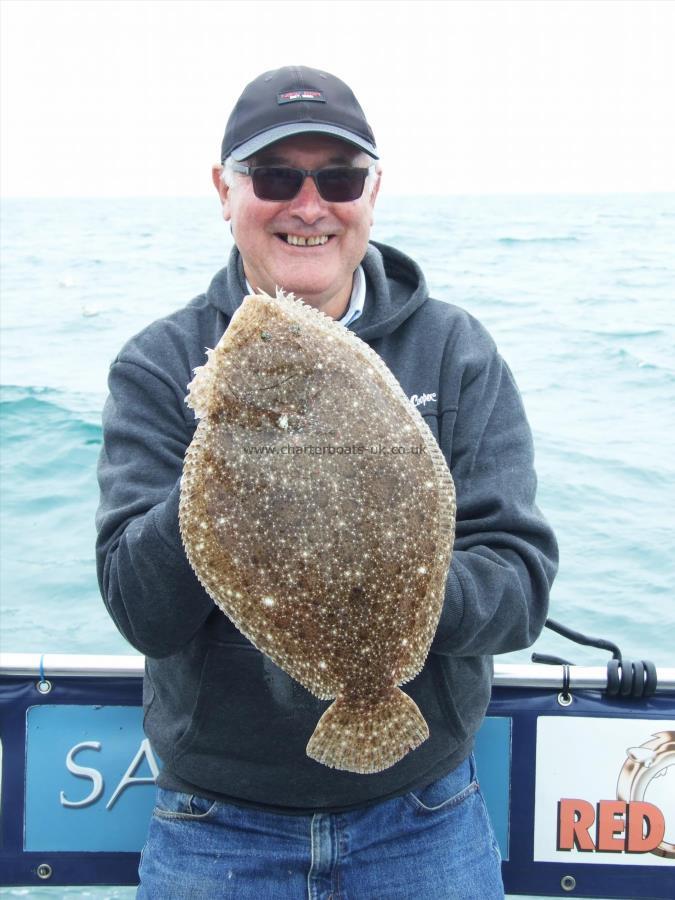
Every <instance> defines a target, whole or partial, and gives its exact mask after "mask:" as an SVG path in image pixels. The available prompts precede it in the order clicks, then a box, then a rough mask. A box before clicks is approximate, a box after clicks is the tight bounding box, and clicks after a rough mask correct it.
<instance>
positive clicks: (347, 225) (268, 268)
mask: <svg viewBox="0 0 675 900" xmlns="http://www.w3.org/2000/svg"><path fill="white" fill-rule="evenodd" d="M247 162H248V164H249V165H251V164H255V165H264V164H268V163H271V164H275V165H287V166H295V167H296V168H299V169H308V170H314V169H321V168H324V167H325V166H334V165H353V166H359V167H367V166H369V165H370V164H371V163H372V162H373V160H372V159H371V158H370V157H369V156H368V155H367V154H365V153H361V152H360V151H359V150H357V149H356V148H354V147H352V146H351V145H350V144H347V143H345V142H344V141H341V140H339V139H337V138H333V137H329V136H324V135H314V134H304V135H297V136H296V137H290V138H286V139H285V140H283V141H278V142H277V143H276V144H273V145H271V146H270V147H267V148H265V150H262V151H261V152H260V153H258V154H256V156H255V158H254V159H253V160H248V161H247ZM218 174H219V169H218V167H216V168H215V169H214V182H215V183H216V187H218V189H219V193H220V196H221V200H222V203H223V215H224V217H225V220H226V221H230V222H231V227H232V234H233V236H234V241H235V243H236V245H237V247H238V248H239V252H240V253H241V255H242V258H243V262H244V272H245V273H246V278H247V279H248V282H249V284H250V285H251V287H252V288H253V289H254V290H259V289H261V290H264V291H266V292H267V293H268V294H272V295H274V293H275V289H276V287H277V286H278V287H280V288H283V289H284V290H285V291H293V293H294V294H295V295H296V296H298V297H301V298H302V299H303V300H304V301H305V302H306V303H309V304H310V305H312V306H315V307H317V308H318V309H321V310H323V312H325V313H327V314H328V315H332V316H333V317H335V318H337V317H339V316H341V315H342V313H343V312H344V310H345V308H346V306H347V303H348V300H349V297H350V294H351V290H352V278H353V274H354V270H355V269H356V267H357V266H358V265H359V263H360V262H361V260H362V259H363V257H364V255H365V252H366V247H367V244H368V236H369V234H370V227H371V225H372V223H373V207H374V205H375V197H376V195H377V188H378V187H379V176H378V181H377V183H376V186H375V189H374V190H372V191H371V187H372V185H371V184H368V183H366V187H365V189H364V191H363V194H362V195H361V197H360V198H359V199H358V200H352V201H347V202H346V203H329V202H327V201H326V200H323V199H322V198H321V196H320V195H319V193H318V191H317V188H316V185H315V183H314V180H313V179H312V178H306V179H305V181H304V183H303V185H302V188H301V190H300V193H299V194H298V195H297V196H296V197H294V198H293V199H292V200H289V201H287V202H282V203H277V202H272V201H269V200H259V199H258V198H257V197H256V196H255V194H254V193H253V185H252V182H251V179H250V178H249V177H248V176H246V175H238V174H235V175H234V183H233V185H232V186H231V187H229V188H228V187H226V186H224V185H222V184H220V182H219V181H218ZM289 236H291V237H303V238H309V237H314V238H316V237H323V236H326V237H327V238H328V240H327V241H326V242H325V243H323V244H315V245H313V246H308V245H307V244H305V245H304V246H303V245H300V246H298V245H295V244H291V243H289V240H288V238H289Z"/></svg>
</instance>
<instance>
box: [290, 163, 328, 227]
mask: <svg viewBox="0 0 675 900" xmlns="http://www.w3.org/2000/svg"><path fill="white" fill-rule="evenodd" d="M289 212H290V213H292V215H295V216H298V217H299V218H301V219H302V220H303V221H304V222H314V221H316V219H318V218H319V217H320V216H321V215H322V214H323V212H324V201H323V200H322V199H321V195H320V194H319V191H318V190H317V187H316V184H315V182H314V179H313V178H312V177H311V176H310V175H307V176H306V177H305V180H304V181H303V182H302V187H301V188H300V191H299V193H297V194H296V195H295V197H293V199H292V200H291V201H290V203H289Z"/></svg>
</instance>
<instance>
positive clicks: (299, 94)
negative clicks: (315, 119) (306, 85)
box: [277, 91, 326, 106]
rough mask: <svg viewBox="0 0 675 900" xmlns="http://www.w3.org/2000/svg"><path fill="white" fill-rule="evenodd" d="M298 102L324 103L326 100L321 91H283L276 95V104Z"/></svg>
mask: <svg viewBox="0 0 675 900" xmlns="http://www.w3.org/2000/svg"><path fill="white" fill-rule="evenodd" d="M299 100H313V101H314V102H315V103H325V102H326V98H325V97H324V95H323V92H322V91H284V92H283V94H277V103H278V104H279V106H281V105H282V104H283V103H296V102H297V101H299Z"/></svg>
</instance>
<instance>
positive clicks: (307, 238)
mask: <svg viewBox="0 0 675 900" xmlns="http://www.w3.org/2000/svg"><path fill="white" fill-rule="evenodd" d="M275 236H276V237H278V238H279V240H280V241H283V242H284V244H289V245H290V246H291V247H323V246H324V245H325V244H327V243H328V242H329V241H330V240H331V239H332V238H334V237H335V235H334V234H308V235H307V234H289V233H286V232H277V234H276V235H275Z"/></svg>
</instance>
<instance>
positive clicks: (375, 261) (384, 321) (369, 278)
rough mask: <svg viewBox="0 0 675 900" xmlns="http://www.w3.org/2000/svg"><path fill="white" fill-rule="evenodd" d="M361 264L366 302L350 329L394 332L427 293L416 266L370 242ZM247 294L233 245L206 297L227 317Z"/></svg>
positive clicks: (366, 335) (367, 336) (367, 335)
mask: <svg viewBox="0 0 675 900" xmlns="http://www.w3.org/2000/svg"><path fill="white" fill-rule="evenodd" d="M361 265H362V266H363V270H364V272H365V273H366V303H365V306H364V309H363V313H362V315H361V316H360V317H359V318H358V319H357V320H356V321H355V322H354V325H353V328H352V330H353V331H354V332H355V333H356V334H358V336H359V337H360V338H362V339H363V340H368V341H370V340H373V339H374V338H378V337H382V336H384V335H386V334H389V333H391V332H393V331H395V330H396V329H397V328H398V327H399V326H400V325H401V323H402V322H404V321H405V320H406V319H407V318H409V317H410V316H411V315H412V314H413V313H414V312H415V311H416V310H417V309H419V307H420V306H421V305H422V304H423V303H425V302H426V301H427V299H428V296H429V295H428V291H427V285H426V281H425V280H424V275H423V274H422V270H421V269H420V267H419V266H418V265H417V263H416V262H414V260H412V259H410V257H408V256H406V255H405V254H404V253H401V252H400V251H399V250H395V249H394V248H393V247H389V246H387V245H386V244H379V243H376V242H375V241H371V242H370V243H369V245H368V249H367V251H366V255H365V256H364V258H363V261H362V263H361ZM247 293H248V290H247V288H246V278H245V276H244V264H243V261H242V258H241V254H240V253H239V250H238V249H237V248H236V246H235V247H233V248H232V252H231V253H230V259H229V261H228V264H227V267H226V268H224V269H221V270H220V272H218V273H217V274H216V275H215V277H214V278H213V281H212V282H211V284H210V286H209V289H208V291H207V294H206V298H207V300H208V302H209V303H210V304H211V305H212V306H214V307H215V308H216V309H218V310H220V311H221V312H223V313H224V314H225V315H226V316H228V318H231V317H232V315H233V314H234V312H235V310H236V309H237V307H238V306H239V305H240V304H241V302H242V300H243V299H244V297H245V296H246V294H247ZM301 299H302V298H301ZM350 327H352V326H350Z"/></svg>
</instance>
